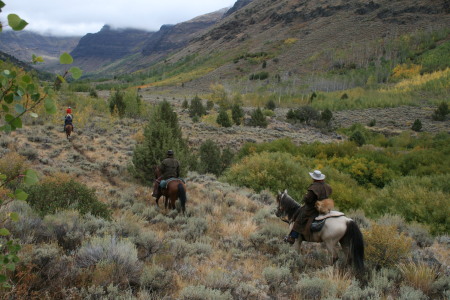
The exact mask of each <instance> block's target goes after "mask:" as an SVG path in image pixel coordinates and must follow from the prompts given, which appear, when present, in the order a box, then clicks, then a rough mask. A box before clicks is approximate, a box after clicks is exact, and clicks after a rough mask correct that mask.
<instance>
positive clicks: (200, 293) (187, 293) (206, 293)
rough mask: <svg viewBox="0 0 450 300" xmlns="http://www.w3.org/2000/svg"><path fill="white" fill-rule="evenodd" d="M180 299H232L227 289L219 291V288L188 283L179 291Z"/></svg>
mask: <svg viewBox="0 0 450 300" xmlns="http://www.w3.org/2000/svg"><path fill="white" fill-rule="evenodd" d="M180 299H183V300H210V299H214V300H232V299H233V297H232V296H231V294H230V292H229V291H225V292H223V293H222V292H221V291H219V290H215V289H211V288H207V287H205V286H203V285H196V286H193V285H190V286H187V287H185V288H183V289H182V290H181V292H180Z"/></svg>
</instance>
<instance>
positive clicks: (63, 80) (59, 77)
mask: <svg viewBox="0 0 450 300" xmlns="http://www.w3.org/2000/svg"><path fill="white" fill-rule="evenodd" d="M56 77H58V79H59V80H60V81H61V82H66V80H65V79H64V77H62V76H61V75H59V74H58V75H57V76H56Z"/></svg>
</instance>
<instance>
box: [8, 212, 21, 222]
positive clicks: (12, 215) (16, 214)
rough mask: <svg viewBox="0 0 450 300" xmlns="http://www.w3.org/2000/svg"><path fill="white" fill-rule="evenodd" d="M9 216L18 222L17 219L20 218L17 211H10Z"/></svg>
mask: <svg viewBox="0 0 450 300" xmlns="http://www.w3.org/2000/svg"><path fill="white" fill-rule="evenodd" d="M9 218H10V219H11V220H12V221H14V222H17V221H19V220H20V217H19V214H18V213H16V212H12V213H10V214H9Z"/></svg>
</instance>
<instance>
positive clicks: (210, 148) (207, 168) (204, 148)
mask: <svg viewBox="0 0 450 300" xmlns="http://www.w3.org/2000/svg"><path fill="white" fill-rule="evenodd" d="M199 167H200V172H202V173H212V174H215V175H216V176H218V175H220V173H221V172H222V162H221V159H220V149H219V146H217V145H216V143H214V141H212V140H206V141H205V142H204V143H203V144H202V145H201V146H200V166H199Z"/></svg>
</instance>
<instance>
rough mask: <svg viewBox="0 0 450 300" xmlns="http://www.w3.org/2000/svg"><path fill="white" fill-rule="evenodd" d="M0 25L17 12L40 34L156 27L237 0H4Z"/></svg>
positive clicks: (210, 10) (188, 18)
mask: <svg viewBox="0 0 450 300" xmlns="http://www.w3.org/2000/svg"><path fill="white" fill-rule="evenodd" d="M3 2H5V4H6V6H5V7H4V8H3V10H2V13H0V20H1V22H2V24H4V25H6V24H7V22H6V16H7V15H8V14H10V13H15V14H17V15H19V17H21V18H22V19H24V20H25V21H27V22H28V23H29V25H28V26H27V27H26V28H25V29H26V30H29V31H36V32H39V33H41V34H52V35H65V36H67V35H85V34H86V33H95V32H98V31H99V30H100V29H101V28H102V26H103V25H105V24H108V25H111V26H113V27H117V28H126V27H132V28H139V29H146V30H158V29H159V28H160V27H161V25H163V24H177V23H180V22H184V21H188V20H190V19H192V18H195V17H197V16H200V15H203V14H206V13H210V12H214V11H216V10H219V9H221V8H225V7H231V6H233V4H234V3H235V2H236V0H63V1H61V0H3Z"/></svg>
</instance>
